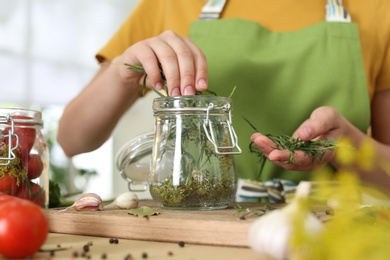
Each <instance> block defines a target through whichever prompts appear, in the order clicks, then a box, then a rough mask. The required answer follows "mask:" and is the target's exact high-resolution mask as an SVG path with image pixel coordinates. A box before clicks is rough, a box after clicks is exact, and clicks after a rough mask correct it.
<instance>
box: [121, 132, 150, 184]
mask: <svg viewBox="0 0 390 260" xmlns="http://www.w3.org/2000/svg"><path fill="white" fill-rule="evenodd" d="M154 136H155V134H154V132H146V133H143V134H140V135H138V136H136V137H134V138H132V139H130V140H129V141H128V142H127V143H126V144H125V145H123V146H122V148H120V149H119V152H118V153H117V155H116V157H115V162H116V167H117V169H118V170H119V171H120V174H121V176H122V178H123V179H125V180H126V181H127V182H128V185H129V190H132V191H140V190H139V189H134V188H132V186H131V185H132V184H142V185H144V188H143V189H142V190H146V189H147V181H148V176H149V171H150V159H151V154H152V149H153V143H154Z"/></svg>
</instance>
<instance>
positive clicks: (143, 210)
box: [128, 206, 160, 218]
mask: <svg viewBox="0 0 390 260" xmlns="http://www.w3.org/2000/svg"><path fill="white" fill-rule="evenodd" d="M128 213H129V214H130V215H134V216H138V217H139V218H143V217H149V216H153V215H158V214H160V212H158V211H157V210H155V209H153V208H151V207H148V206H141V207H138V208H135V209H131V210H129V211H128Z"/></svg>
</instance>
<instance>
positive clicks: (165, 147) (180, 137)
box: [149, 95, 241, 210]
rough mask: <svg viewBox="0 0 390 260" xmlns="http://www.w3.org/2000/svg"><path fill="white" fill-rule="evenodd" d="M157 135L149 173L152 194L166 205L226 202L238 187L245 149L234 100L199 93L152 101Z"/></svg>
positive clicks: (199, 207) (201, 206)
mask: <svg viewBox="0 0 390 260" xmlns="http://www.w3.org/2000/svg"><path fill="white" fill-rule="evenodd" d="M153 112H154V117H155V136H154V145H153V151H152V159H151V169H150V170H151V172H150V175H149V189H150V194H151V196H152V198H153V200H154V201H155V202H156V203H157V204H158V205H159V206H160V207H163V208H167V209H189V210H212V209H222V208H226V207H227V206H228V204H229V203H230V202H232V201H233V200H234V197H235V193H236V188H237V185H236V180H237V178H236V169H235V166H234V160H233V157H234V155H235V154H240V153H241V149H240V147H239V146H238V141H237V136H236V134H235V131H234V129H233V126H232V111H231V100H230V99H229V98H225V97H218V96H207V95H196V96H178V97H160V98H156V99H155V100H154V102H153Z"/></svg>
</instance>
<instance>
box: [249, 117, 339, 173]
mask: <svg viewBox="0 0 390 260" xmlns="http://www.w3.org/2000/svg"><path fill="white" fill-rule="evenodd" d="M244 120H245V121H246V122H248V124H249V125H250V126H251V127H252V128H253V129H254V130H255V131H256V132H259V131H258V130H257V129H256V127H255V126H254V125H253V124H252V123H251V122H250V121H249V120H248V119H246V118H244ZM265 136H267V137H268V138H269V139H271V141H273V142H274V143H275V145H276V146H275V147H273V148H274V149H278V150H286V151H288V152H289V154H290V157H289V159H288V160H287V161H286V163H297V164H299V162H297V161H295V159H294V151H303V152H304V153H305V154H307V155H309V156H310V157H311V158H312V160H314V159H315V158H317V159H318V160H322V157H323V156H324V154H325V152H326V151H328V150H330V151H334V150H335V148H336V142H335V141H333V140H309V141H303V140H302V139H300V138H295V137H292V136H289V135H286V134H280V135H273V134H266V135H265ZM249 151H250V152H251V153H254V154H256V155H257V156H258V157H259V159H260V163H261V166H260V172H259V175H260V174H261V172H262V170H263V168H264V163H265V161H266V160H267V158H266V156H265V155H264V153H263V152H261V151H260V150H259V149H258V148H257V146H256V145H255V144H254V143H253V142H251V143H250V144H249Z"/></svg>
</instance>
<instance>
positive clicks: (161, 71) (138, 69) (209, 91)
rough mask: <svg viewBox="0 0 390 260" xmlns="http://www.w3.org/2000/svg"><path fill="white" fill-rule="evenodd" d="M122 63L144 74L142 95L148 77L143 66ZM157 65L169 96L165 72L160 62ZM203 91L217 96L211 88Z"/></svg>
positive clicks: (160, 94)
mask: <svg viewBox="0 0 390 260" xmlns="http://www.w3.org/2000/svg"><path fill="white" fill-rule="evenodd" d="M124 65H125V66H127V67H128V68H129V69H131V70H133V71H136V72H139V73H142V74H145V77H144V80H143V91H142V94H143V95H144V94H145V93H146V88H147V86H146V78H147V77H148V74H146V71H145V69H144V67H143V66H142V65H141V64H130V63H124ZM158 67H159V69H160V74H161V78H162V81H163V86H164V90H165V92H166V93H167V95H168V96H169V92H168V87H167V79H166V77H165V73H164V71H163V69H162V67H161V64H160V63H159V64H158ZM150 88H151V89H152V90H153V91H154V92H156V93H157V94H158V95H159V96H161V97H164V95H163V94H162V93H161V92H160V91H158V90H157V89H155V88H153V87H150ZM204 92H205V93H208V94H210V95H214V96H217V94H216V93H215V92H213V91H211V90H206V91H204ZM202 94H203V92H200V91H199V90H195V95H202Z"/></svg>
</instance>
